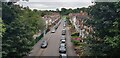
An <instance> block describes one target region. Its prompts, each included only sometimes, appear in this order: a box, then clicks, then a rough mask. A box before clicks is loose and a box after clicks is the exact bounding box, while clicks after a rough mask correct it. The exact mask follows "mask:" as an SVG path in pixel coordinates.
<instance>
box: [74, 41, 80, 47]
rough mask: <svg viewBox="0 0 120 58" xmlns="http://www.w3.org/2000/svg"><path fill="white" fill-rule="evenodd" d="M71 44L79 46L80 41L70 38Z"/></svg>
mask: <svg viewBox="0 0 120 58" xmlns="http://www.w3.org/2000/svg"><path fill="white" fill-rule="evenodd" d="M72 42H73V44H74V45H76V46H79V45H80V41H78V40H72Z"/></svg>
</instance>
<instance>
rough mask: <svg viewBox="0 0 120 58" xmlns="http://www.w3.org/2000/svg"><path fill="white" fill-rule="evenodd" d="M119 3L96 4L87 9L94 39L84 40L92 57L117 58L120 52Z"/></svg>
mask: <svg viewBox="0 0 120 58" xmlns="http://www.w3.org/2000/svg"><path fill="white" fill-rule="evenodd" d="M119 4H120V2H112V3H111V2H103V3H102V2H101V3H98V2H96V3H95V5H93V6H90V7H89V11H88V12H89V14H90V15H91V19H92V20H91V21H88V22H87V23H88V24H90V25H92V26H94V27H95V28H94V30H95V34H92V35H93V36H94V37H93V38H91V39H88V40H86V42H87V43H89V44H90V48H89V49H90V53H91V54H92V55H93V56H97V55H101V56H106V55H108V56H118V55H119V52H118V51H120V44H119V43H120V28H119V26H120V12H119V9H120V5H119Z"/></svg>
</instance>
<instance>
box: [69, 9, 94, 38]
mask: <svg viewBox="0 0 120 58" xmlns="http://www.w3.org/2000/svg"><path fill="white" fill-rule="evenodd" d="M69 17H70V22H71V23H72V24H73V25H74V27H75V30H76V31H77V32H79V36H80V37H81V38H86V36H88V35H89V34H90V33H92V32H93V28H92V26H91V25H89V24H88V25H87V24H86V21H87V20H90V19H89V16H88V14H87V12H83V11H80V13H70V14H69Z"/></svg>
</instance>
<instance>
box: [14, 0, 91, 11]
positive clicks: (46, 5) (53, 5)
mask: <svg viewBox="0 0 120 58" xmlns="http://www.w3.org/2000/svg"><path fill="white" fill-rule="evenodd" d="M36 1H40V2H36ZM41 1H46V0H30V2H23V1H22V2H17V3H16V4H19V5H23V6H24V7H26V6H29V8H30V9H38V10H56V9H57V8H59V9H60V8H63V7H64V8H72V9H74V8H81V7H88V6H89V5H93V4H92V3H91V0H49V1H54V2H49V1H47V2H41ZM55 1H56V2H55ZM68 1H69V2H68ZM71 1H73V2H71ZM79 1H81V2H79Z"/></svg>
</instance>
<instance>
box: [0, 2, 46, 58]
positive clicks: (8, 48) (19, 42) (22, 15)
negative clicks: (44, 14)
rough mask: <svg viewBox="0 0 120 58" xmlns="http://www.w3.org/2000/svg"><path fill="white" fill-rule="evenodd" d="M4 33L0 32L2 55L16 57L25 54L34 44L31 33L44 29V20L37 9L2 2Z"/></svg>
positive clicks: (8, 57)
mask: <svg viewBox="0 0 120 58" xmlns="http://www.w3.org/2000/svg"><path fill="white" fill-rule="evenodd" d="M2 7H3V18H2V20H3V23H4V24H5V28H6V30H5V33H4V34H2V36H3V37H2V57H3V58H13V57H15V58H17V57H20V58H21V57H23V56H25V55H27V54H28V53H29V52H30V50H31V49H32V47H33V45H34V44H35V40H34V39H33V35H34V34H36V33H37V32H38V31H39V30H41V31H43V30H44V29H45V24H44V23H45V21H44V20H43V19H42V18H41V16H40V15H41V14H39V13H38V11H31V10H30V9H29V7H26V8H22V7H20V6H19V5H14V4H10V5H8V3H6V2H5V3H2Z"/></svg>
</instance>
